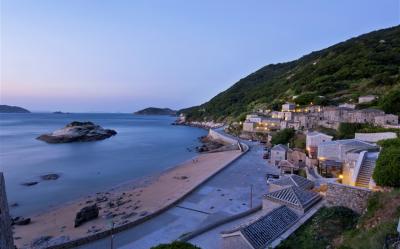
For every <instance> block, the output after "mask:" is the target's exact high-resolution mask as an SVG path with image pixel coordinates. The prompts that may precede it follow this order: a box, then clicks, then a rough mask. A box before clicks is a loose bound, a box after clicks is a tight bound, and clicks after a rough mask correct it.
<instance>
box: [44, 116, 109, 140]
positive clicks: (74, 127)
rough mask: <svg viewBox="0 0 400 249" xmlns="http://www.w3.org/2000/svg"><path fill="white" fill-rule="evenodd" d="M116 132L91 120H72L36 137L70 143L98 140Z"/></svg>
mask: <svg viewBox="0 0 400 249" xmlns="http://www.w3.org/2000/svg"><path fill="white" fill-rule="evenodd" d="M116 134H117V132H116V131H114V130H110V129H104V128H102V127H101V126H99V125H96V124H94V123H92V122H78V121H74V122H72V123H70V124H68V125H67V126H65V127H64V128H62V129H59V130H56V131H54V132H52V133H49V134H43V135H40V136H39V137H37V139H38V140H42V141H45V142H47V143H71V142H90V141H98V140H103V139H106V138H109V137H111V136H114V135H116Z"/></svg>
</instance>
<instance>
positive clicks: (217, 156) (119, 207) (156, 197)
mask: <svg viewBox="0 0 400 249" xmlns="http://www.w3.org/2000/svg"><path fill="white" fill-rule="evenodd" d="M242 154H244V153H242V152H240V151H239V150H230V151H224V152H215V153H204V154H199V155H197V156H196V157H194V158H192V159H190V160H187V161H184V162H182V163H180V164H178V165H176V166H172V167H170V168H168V169H166V170H164V171H162V172H160V173H158V174H155V175H150V176H146V177H145V178H140V179H134V180H130V181H127V182H123V183H120V184H118V185H116V186H113V187H111V188H110V189H109V190H108V191H104V192H97V193H93V194H90V195H87V196H85V197H82V198H79V199H76V200H73V201H70V202H67V203H62V204H60V205H57V206H56V207H50V209H49V210H46V211H44V212H41V213H38V214H35V215H34V216H31V218H32V223H31V224H29V225H27V226H14V231H15V235H14V237H16V238H18V237H20V238H19V239H16V240H15V243H16V244H17V246H18V247H19V248H32V246H31V243H32V242H33V241H35V240H37V239H38V238H44V237H43V236H51V238H50V237H48V238H47V241H44V242H43V243H42V244H41V245H40V246H38V247H36V248H70V247H72V246H77V245H80V244H84V243H87V242H89V241H93V240H97V239H100V238H104V237H106V236H108V235H109V234H110V233H111V231H110V221H111V220H113V221H114V222H115V225H116V227H115V229H114V232H118V231H122V230H125V229H127V228H130V227H132V226H135V225H137V224H139V223H142V222H144V221H146V220H148V219H150V218H152V217H153V216H155V215H157V214H159V213H161V212H163V211H164V210H166V209H168V208H170V207H171V206H172V205H174V204H176V203H177V202H179V201H180V200H181V199H182V198H183V197H185V196H186V195H187V194H189V193H190V192H191V191H193V190H194V189H196V188H197V187H198V186H200V185H201V184H202V183H204V182H205V181H207V180H208V179H209V178H211V177H212V176H213V175H215V174H216V173H218V172H219V171H220V170H222V169H224V168H225V167H226V166H227V165H229V164H230V163H231V162H232V161H234V160H235V159H237V158H238V157H240V156H241V155H242ZM166 185H167V186H168V189H166V188H165V186H166ZM98 200H100V201H98ZM110 203H113V204H112V206H111V205H109V204H110ZM93 204H96V205H98V206H99V207H100V208H101V210H100V214H99V217H98V218H97V219H95V220H92V221H89V222H86V223H84V224H83V225H81V226H79V227H78V228H73V222H74V218H75V214H76V212H78V211H79V210H80V209H81V208H82V207H85V206H89V205H93ZM33 248H35V247H33Z"/></svg>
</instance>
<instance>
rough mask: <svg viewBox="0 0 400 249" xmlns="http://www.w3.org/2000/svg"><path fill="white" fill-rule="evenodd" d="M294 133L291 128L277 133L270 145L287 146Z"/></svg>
mask: <svg viewBox="0 0 400 249" xmlns="http://www.w3.org/2000/svg"><path fill="white" fill-rule="evenodd" d="M294 135H295V131H294V129H291V128H286V129H283V130H280V131H278V132H277V133H275V134H274V135H273V136H272V139H271V144H272V145H276V144H284V145H287V144H288V143H289V142H290V141H291V140H292V139H293V137H294Z"/></svg>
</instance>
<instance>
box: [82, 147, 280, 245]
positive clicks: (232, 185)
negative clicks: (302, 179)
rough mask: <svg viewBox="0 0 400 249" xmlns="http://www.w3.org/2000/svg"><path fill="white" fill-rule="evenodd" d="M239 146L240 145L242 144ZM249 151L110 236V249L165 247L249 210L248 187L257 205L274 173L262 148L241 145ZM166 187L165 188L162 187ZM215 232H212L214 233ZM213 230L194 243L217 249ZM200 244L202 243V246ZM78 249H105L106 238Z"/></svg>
mask: <svg viewBox="0 0 400 249" xmlns="http://www.w3.org/2000/svg"><path fill="white" fill-rule="evenodd" d="M242 142H243V141H242ZM245 143H246V144H247V145H249V147H250V150H249V152H247V153H246V154H245V155H243V156H242V157H241V158H239V159H238V160H237V161H235V162H233V163H232V164H231V165H230V166H228V167H227V168H226V169H224V170H223V171H221V172H220V173H219V174H217V175H216V176H214V177H213V178H211V179H210V180H209V181H207V182H206V183H204V184H203V185H201V186H200V187H199V188H198V189H197V190H196V191H194V192H193V193H192V194H190V195H189V196H188V197H186V198H185V199H183V200H182V201H181V202H179V203H178V204H177V205H176V206H174V207H172V208H170V209H168V210H167V211H165V212H164V213H162V214H160V215H158V216H156V217H154V218H153V219H151V220H149V221H147V222H145V223H143V224H141V225H138V226H136V227H134V228H131V229H129V230H126V231H123V232H121V233H118V234H116V235H115V236H114V248H119V249H133V248H134V249H148V248H150V247H152V246H155V245H158V244H160V243H169V242H171V241H173V240H176V239H177V238H178V237H179V236H180V235H182V234H184V233H187V232H190V231H192V230H194V229H196V228H198V227H199V226H203V225H205V224H208V223H210V222H213V221H215V220H216V219H220V218H223V217H226V216H230V215H232V214H236V213H239V212H242V211H245V210H247V209H249V206H250V205H249V203H250V186H251V185H253V205H254V206H255V205H258V204H260V203H261V197H262V195H263V194H264V193H266V191H267V188H266V182H265V178H264V176H265V174H266V173H278V171H277V170H276V169H275V168H273V167H271V166H269V165H267V163H266V161H265V160H263V159H262V154H263V149H262V148H263V147H262V146H261V145H259V144H258V143H255V142H245ZM166 187H168V186H166ZM214 230H215V229H214ZM217 233H218V232H217V230H215V232H214V233H207V235H208V236H206V238H207V239H211V240H208V241H201V240H199V239H201V237H199V238H195V239H194V241H195V242H196V243H197V244H199V245H201V246H203V247H204V249H214V248H218V247H217V244H215V243H214V242H213V241H212V238H214V237H215V238H214V240H215V239H217V237H218V236H217V235H218V234H217ZM202 242H203V243H202ZM78 248H79V249H108V248H110V238H107V239H102V240H98V241H95V242H93V243H90V244H87V245H83V246H81V247H78Z"/></svg>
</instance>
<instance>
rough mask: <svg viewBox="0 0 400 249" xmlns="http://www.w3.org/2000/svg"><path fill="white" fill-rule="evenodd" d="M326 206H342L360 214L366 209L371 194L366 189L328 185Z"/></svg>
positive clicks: (335, 184) (336, 184) (334, 184)
mask: <svg viewBox="0 0 400 249" xmlns="http://www.w3.org/2000/svg"><path fill="white" fill-rule="evenodd" d="M327 185H328V190H327V192H326V198H325V199H326V203H327V206H344V207H347V208H350V209H352V210H354V211H355V212H357V213H359V214H362V213H363V212H364V210H365V209H366V207H367V202H368V197H369V196H370V195H371V194H372V193H373V192H372V191H371V190H369V189H366V188H360V187H354V186H348V185H344V184H339V183H328V184H327Z"/></svg>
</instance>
